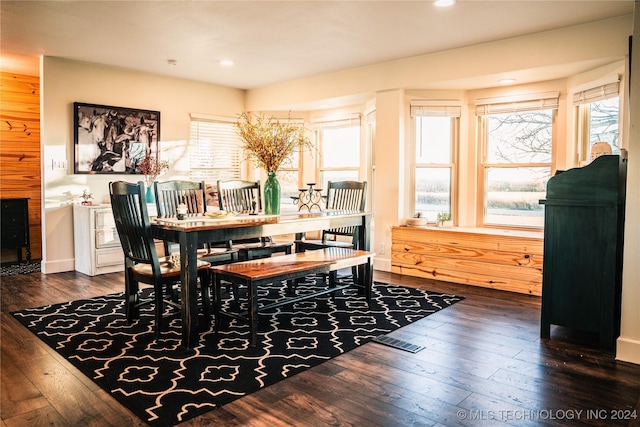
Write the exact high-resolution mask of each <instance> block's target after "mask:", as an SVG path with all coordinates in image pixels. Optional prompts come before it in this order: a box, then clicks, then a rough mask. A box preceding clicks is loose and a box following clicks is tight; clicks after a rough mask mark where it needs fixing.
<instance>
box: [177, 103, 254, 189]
mask: <svg viewBox="0 0 640 427" xmlns="http://www.w3.org/2000/svg"><path fill="white" fill-rule="evenodd" d="M235 123H236V121H235V120H234V119H226V118H209V117H205V116H196V115H194V114H192V115H191V129H190V142H189V179H190V180H193V181H205V182H206V183H208V184H210V185H215V184H216V182H217V181H218V180H221V181H222V180H227V179H240V176H241V170H240V164H241V161H242V145H241V142H240V138H239V137H238V135H237V133H236V127H235Z"/></svg>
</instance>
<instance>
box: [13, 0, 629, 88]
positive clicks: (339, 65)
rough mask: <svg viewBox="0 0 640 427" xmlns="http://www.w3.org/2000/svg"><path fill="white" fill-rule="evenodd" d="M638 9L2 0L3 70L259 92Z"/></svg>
mask: <svg viewBox="0 0 640 427" xmlns="http://www.w3.org/2000/svg"><path fill="white" fill-rule="evenodd" d="M633 8H634V2H633V0H622V1H616V0H605V1H597V0H572V1H545V0H534V1H509V0H499V1H484V0H458V3H457V4H456V5H454V6H453V7H450V8H446V9H441V8H436V7H435V6H434V5H433V4H432V2H431V1H428V0H423V1H400V0H395V1H367V0H361V1H303V0H299V1H277V2H274V1H238V0H236V1H191V0H186V1H184V0H183V1H100V0H97V1H96V0H86V1H23V0H21V1H8V0H2V1H1V2H0V20H1V21H0V24H1V25H0V28H1V30H0V31H1V33H0V35H1V40H2V43H1V48H2V68H3V70H7V68H9V67H10V66H11V65H12V64H13V62H12V61H10V60H9V59H8V58H12V56H11V55H10V54H20V55H36V56H37V55H47V56H56V57H61V58H68V59H73V60H80V61H88V62H92V63H98V64H105V65H113V66H119V67H125V68H129V69H134V70H139V71H143V72H150V73H156V74H161V75H166V76H172V77H178V78H184V79H190V80H196V81H203V82H209V83H214V84H218V85H223V86H228V87H233V88H240V89H252V88H258V87H264V86H268V85H272V84H276V83H280V82H285V81H290V80H295V79H299V78H304V77H310V76H314V75H320V74H324V73H329V72H335V71H340V70H345V69H349V68H354V67H361V66H366V65H371V64H376V63H380V62H385V61H392V60H396V59H401V58H407V57H411V56H417V55H423V54H428V53H433V52H438V51H443V50H447V49H452V48H457V47H463V46H468V45H472V44H478V43H484V42H489V41H493V40H498V39H504V38H509V37H515V36H519V35H524V34H529V33H534V32H540V31H545V30H550V29H554V28H560V27H565V26H570V25H576V24H579V23H585V22H591V21H596V20H600V19H606V18H611V17H615V16H621V15H626V14H630V13H633ZM13 58H14V59H15V58H18V59H20V58H21V57H20V56H13ZM22 58H23V59H24V57H22ZM224 59H230V60H232V61H233V62H234V65H233V66H222V65H220V61H221V60H224ZM169 60H175V62H176V63H175V65H172V64H170V63H169ZM32 62H33V61H32ZM35 63H36V64H37V61H35Z"/></svg>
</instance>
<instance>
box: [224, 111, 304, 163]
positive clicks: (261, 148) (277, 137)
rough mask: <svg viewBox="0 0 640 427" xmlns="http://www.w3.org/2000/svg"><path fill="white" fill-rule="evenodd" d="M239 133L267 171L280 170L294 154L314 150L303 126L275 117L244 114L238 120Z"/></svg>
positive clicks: (248, 148) (246, 147)
mask: <svg viewBox="0 0 640 427" xmlns="http://www.w3.org/2000/svg"><path fill="white" fill-rule="evenodd" d="M236 126H237V130H238V135H239V136H240V138H241V139H242V141H243V144H244V146H243V148H244V149H245V150H246V151H247V153H248V155H249V158H250V159H251V160H252V161H253V162H254V163H257V164H258V165H259V166H260V167H262V168H263V169H264V170H265V171H267V172H277V171H278V169H280V166H281V165H282V163H283V162H285V161H287V160H289V161H290V160H291V154H293V152H294V151H295V150H296V148H300V150H301V151H303V150H304V149H305V148H306V149H312V148H313V146H312V144H311V141H310V140H309V138H307V137H306V136H305V132H306V129H305V128H304V127H303V126H299V125H296V124H294V123H292V122H291V117H289V118H288V119H287V121H280V120H278V119H276V118H275V117H273V116H271V117H264V116H262V117H260V116H257V115H254V114H251V113H246V112H245V113H242V114H241V115H240V118H239V120H238V122H237V123H236Z"/></svg>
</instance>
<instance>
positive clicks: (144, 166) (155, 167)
mask: <svg viewBox="0 0 640 427" xmlns="http://www.w3.org/2000/svg"><path fill="white" fill-rule="evenodd" d="M138 168H139V169H140V172H142V174H143V175H144V179H145V181H146V183H147V187H151V186H152V185H153V183H154V182H155V180H156V178H158V176H159V175H160V174H162V173H163V172H165V171H166V170H168V169H169V162H167V161H166V160H159V159H157V158H155V157H153V156H146V157H145V158H144V159H142V161H141V162H140V164H139V165H138Z"/></svg>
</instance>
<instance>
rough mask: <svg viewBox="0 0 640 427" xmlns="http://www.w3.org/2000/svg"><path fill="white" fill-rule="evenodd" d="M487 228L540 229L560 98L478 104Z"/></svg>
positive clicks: (540, 96) (534, 97)
mask: <svg viewBox="0 0 640 427" xmlns="http://www.w3.org/2000/svg"><path fill="white" fill-rule="evenodd" d="M476 104H477V114H478V115H479V123H480V124H479V126H480V129H481V137H482V147H483V156H482V165H481V168H480V169H481V173H482V179H481V182H482V185H483V190H484V191H482V192H481V193H480V194H481V199H482V200H481V202H482V208H483V221H482V223H483V224H484V225H500V226H516V227H542V226H543V225H544V210H543V207H542V206H541V205H540V203H539V201H540V199H544V197H545V192H546V185H547V181H548V180H549V178H550V176H551V169H552V146H553V143H552V141H553V134H554V132H553V126H554V122H555V120H554V118H555V115H556V111H557V108H558V94H556V93H553V94H550V93H547V94H537V95H528V96H522V97H514V98H510V99H509V100H505V99H492V100H478V101H477V102H476Z"/></svg>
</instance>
